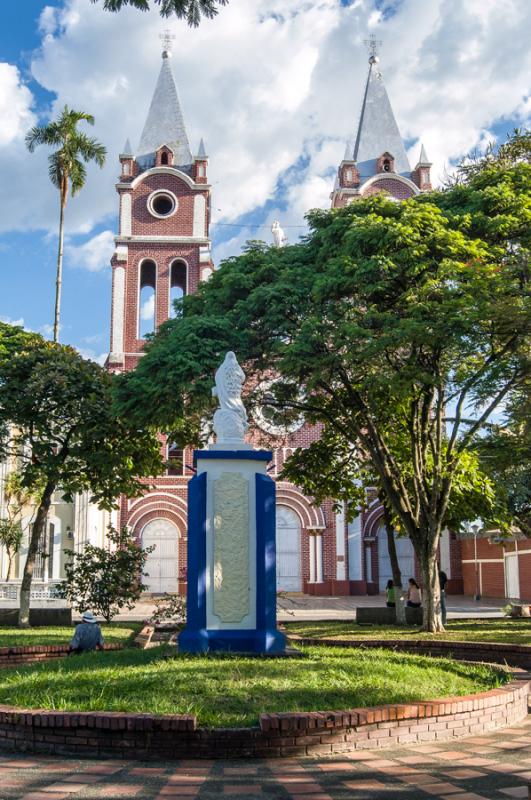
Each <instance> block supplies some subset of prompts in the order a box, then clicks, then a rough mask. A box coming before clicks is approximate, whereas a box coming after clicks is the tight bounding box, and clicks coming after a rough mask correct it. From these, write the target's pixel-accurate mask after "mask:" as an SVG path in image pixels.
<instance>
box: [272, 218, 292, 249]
mask: <svg viewBox="0 0 531 800" xmlns="http://www.w3.org/2000/svg"><path fill="white" fill-rule="evenodd" d="M271 233H272V234H273V244H274V245H275V247H284V246H285V245H286V244H287V241H288V237H287V236H286V234H285V233H284V231H283V229H282V228H281V227H280V222H279V221H278V219H276V220H274V221H273V224H272V225H271Z"/></svg>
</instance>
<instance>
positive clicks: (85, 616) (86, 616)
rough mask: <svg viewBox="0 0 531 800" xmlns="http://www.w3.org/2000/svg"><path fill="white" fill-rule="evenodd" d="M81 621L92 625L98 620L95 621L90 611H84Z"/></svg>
mask: <svg viewBox="0 0 531 800" xmlns="http://www.w3.org/2000/svg"><path fill="white" fill-rule="evenodd" d="M81 621H82V622H89V623H90V624H91V625H92V624H93V623H94V622H97V621H98V620H97V619H96V617H95V616H94V614H93V613H92V611H85V613H84V614H83V616H82V617H81Z"/></svg>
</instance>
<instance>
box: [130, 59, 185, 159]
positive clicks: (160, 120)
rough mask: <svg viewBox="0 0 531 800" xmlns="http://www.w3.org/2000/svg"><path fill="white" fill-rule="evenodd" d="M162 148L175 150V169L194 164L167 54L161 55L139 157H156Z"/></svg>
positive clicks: (141, 138)
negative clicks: (154, 154)
mask: <svg viewBox="0 0 531 800" xmlns="http://www.w3.org/2000/svg"><path fill="white" fill-rule="evenodd" d="M163 144H166V145H168V147H170V148H171V149H172V151H173V156H174V162H173V163H174V164H175V166H183V165H185V164H191V163H192V154H191V152H190V145H189V143H188V136H187V134H186V128H185V125H184V118H183V113H182V110H181V104H180V102H179V95H178V93H177V86H176V85H175V80H174V77H173V72H172V69H171V66H170V59H169V54H168V52H167V51H164V53H163V54H162V67H161V69H160V74H159V79H158V81H157V85H156V87H155V93H154V94H153V99H152V101H151V105H150V107H149V112H148V116H147V120H146V124H145V125H144V130H143V131H142V136H141V137H140V144H139V146H138V156H140V157H142V156H146V155H148V154H150V153H154V152H155V151H156V150H158V148H159V147H160V146H161V145H163Z"/></svg>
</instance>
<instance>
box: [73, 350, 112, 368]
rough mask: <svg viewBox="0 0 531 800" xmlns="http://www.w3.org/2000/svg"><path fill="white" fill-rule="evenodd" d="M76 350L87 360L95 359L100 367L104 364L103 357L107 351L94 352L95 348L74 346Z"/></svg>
mask: <svg viewBox="0 0 531 800" xmlns="http://www.w3.org/2000/svg"><path fill="white" fill-rule="evenodd" d="M76 350H77V352H78V353H79V355H80V356H82V357H83V358H86V359H87V361H95V362H96V363H97V364H99V365H100V366H101V367H102V366H103V365H104V364H105V359H106V358H107V356H108V353H96V351H95V350H92V349H91V348H89V347H76Z"/></svg>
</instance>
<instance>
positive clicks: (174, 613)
mask: <svg viewBox="0 0 531 800" xmlns="http://www.w3.org/2000/svg"><path fill="white" fill-rule="evenodd" d="M154 602H155V611H154V612H153V614H152V615H151V617H150V620H149V621H150V622H151V623H152V624H153V625H160V624H161V623H164V622H173V623H175V624H177V625H182V624H184V623H185V622H186V599H185V598H184V597H181V595H179V594H168V593H165V594H164V595H163V596H162V597H159V598H157V599H156V600H155V601H154Z"/></svg>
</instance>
